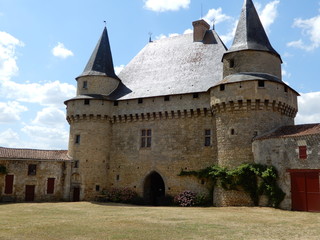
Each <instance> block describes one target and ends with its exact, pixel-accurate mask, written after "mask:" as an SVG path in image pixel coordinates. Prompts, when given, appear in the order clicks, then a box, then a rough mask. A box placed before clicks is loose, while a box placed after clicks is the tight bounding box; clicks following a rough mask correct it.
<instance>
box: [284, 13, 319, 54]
mask: <svg viewBox="0 0 320 240" xmlns="http://www.w3.org/2000/svg"><path fill="white" fill-rule="evenodd" d="M293 27H297V28H301V29H302V35H303V36H306V37H307V38H308V42H305V41H303V40H302V39H299V40H296V41H292V42H289V43H288V44H287V46H289V47H295V48H300V49H303V50H306V51H312V50H314V49H316V48H318V47H320V15H318V16H315V17H313V18H309V19H301V18H297V19H295V20H294V23H293Z"/></svg>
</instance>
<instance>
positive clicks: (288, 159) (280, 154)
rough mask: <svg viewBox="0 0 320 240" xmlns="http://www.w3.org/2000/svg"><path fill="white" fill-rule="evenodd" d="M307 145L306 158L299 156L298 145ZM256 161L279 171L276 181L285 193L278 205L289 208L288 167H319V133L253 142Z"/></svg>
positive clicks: (289, 185) (289, 183) (289, 184)
mask: <svg viewBox="0 0 320 240" xmlns="http://www.w3.org/2000/svg"><path fill="white" fill-rule="evenodd" d="M301 144H305V145H306V146H307V159H300V158H299V146H301ZM253 153H254V159H255V162H256V163H261V164H267V165H273V166H275V167H276V169H277V170H278V173H279V180H278V183H279V185H280V187H281V188H282V190H283V191H284V192H285V193H286V197H285V199H284V201H283V202H282V203H281V205H280V207H281V208H283V209H288V210H290V209H291V182H290V173H289V172H288V170H290V169H319V161H320V135H309V136H299V137H286V138H270V139H264V140H256V141H254V142H253Z"/></svg>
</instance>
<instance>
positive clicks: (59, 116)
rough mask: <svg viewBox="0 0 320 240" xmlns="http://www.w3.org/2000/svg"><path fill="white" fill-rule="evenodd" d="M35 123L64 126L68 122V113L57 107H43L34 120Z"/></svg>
mask: <svg viewBox="0 0 320 240" xmlns="http://www.w3.org/2000/svg"><path fill="white" fill-rule="evenodd" d="M32 123H33V124H35V125H41V126H51V127H61V126H62V127H63V126H64V125H65V124H66V113H65V112H64V111H62V110H61V109H59V108H56V107H47V108H43V109H42V110H41V111H39V112H38V113H37V116H36V118H35V119H34V120H33V121H32Z"/></svg>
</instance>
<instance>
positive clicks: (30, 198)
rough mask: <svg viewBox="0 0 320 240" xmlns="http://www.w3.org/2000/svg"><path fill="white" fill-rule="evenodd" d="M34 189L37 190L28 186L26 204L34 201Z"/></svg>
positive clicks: (32, 186)
mask: <svg viewBox="0 0 320 240" xmlns="http://www.w3.org/2000/svg"><path fill="white" fill-rule="evenodd" d="M34 189H35V185H26V196H25V200H26V202H32V201H34Z"/></svg>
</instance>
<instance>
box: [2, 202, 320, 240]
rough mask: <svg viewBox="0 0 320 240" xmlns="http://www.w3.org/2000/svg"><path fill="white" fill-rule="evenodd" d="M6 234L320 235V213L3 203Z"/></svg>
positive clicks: (56, 239) (58, 237) (55, 239)
mask: <svg viewBox="0 0 320 240" xmlns="http://www.w3.org/2000/svg"><path fill="white" fill-rule="evenodd" d="M0 213H1V216H0V223H1V224H0V239H25V240H28V239H33V240H34V239H46V240H63V239H68V240H73V239H145V240H149V239H166V240H167V239H228V240H229V239H237V240H239V239H246V240H247V239H291V240H294V239H310V240H312V239H319V238H320V214H317V213H306V212H289V211H282V210H277V209H272V208H257V207H255V208H246V207H228V208H213V207H210V208H181V207H141V206H131V205H121V204H101V203H90V202H78V203H18V204H2V205H0Z"/></svg>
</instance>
